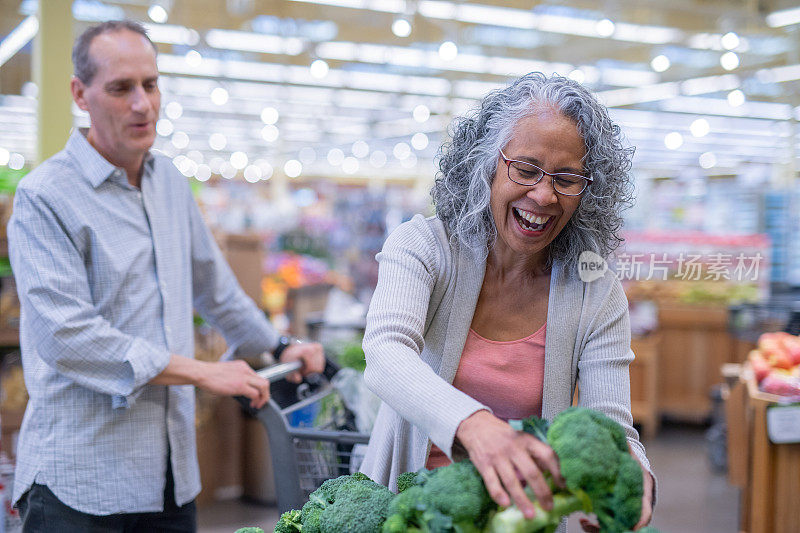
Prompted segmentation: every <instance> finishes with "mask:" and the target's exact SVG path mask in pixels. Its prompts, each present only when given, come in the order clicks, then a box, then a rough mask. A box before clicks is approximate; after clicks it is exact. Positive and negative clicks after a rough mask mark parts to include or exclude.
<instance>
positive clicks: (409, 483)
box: [397, 472, 417, 494]
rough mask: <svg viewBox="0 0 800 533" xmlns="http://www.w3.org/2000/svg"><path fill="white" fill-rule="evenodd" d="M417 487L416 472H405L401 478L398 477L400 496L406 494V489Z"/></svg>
mask: <svg viewBox="0 0 800 533" xmlns="http://www.w3.org/2000/svg"><path fill="white" fill-rule="evenodd" d="M414 485H417V473H416V472H403V473H402V474H400V475H399V476H397V492H398V494H399V493H401V492H404V491H405V490H406V489H409V488H411V487H413V486H414Z"/></svg>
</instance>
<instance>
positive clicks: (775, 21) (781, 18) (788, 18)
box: [766, 7, 800, 28]
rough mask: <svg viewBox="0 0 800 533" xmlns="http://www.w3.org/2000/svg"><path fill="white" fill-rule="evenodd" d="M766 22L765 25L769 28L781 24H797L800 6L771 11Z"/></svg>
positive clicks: (799, 18)
mask: <svg viewBox="0 0 800 533" xmlns="http://www.w3.org/2000/svg"><path fill="white" fill-rule="evenodd" d="M766 22H767V26H769V27H770V28H780V27H781V26H790V25H792V24H797V23H798V22H800V7H792V8H789V9H782V10H780V11H773V12H772V13H770V14H769V15H767V18H766Z"/></svg>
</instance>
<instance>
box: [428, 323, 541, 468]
mask: <svg viewBox="0 0 800 533" xmlns="http://www.w3.org/2000/svg"><path fill="white" fill-rule="evenodd" d="M546 329H547V323H546V322H545V324H544V325H543V326H542V327H541V328H539V330H538V331H536V332H535V333H533V334H531V335H528V336H527V337H525V338H524V339H519V340H515V341H493V340H489V339H485V338H483V337H481V336H480V335H478V334H477V333H475V331H474V330H473V329H472V328H470V330H469V334H468V335H467V341H466V343H465V344H464V351H463V352H462V354H461V361H460V362H459V364H458V370H457V371H456V377H455V379H454V380H453V386H454V387H455V388H457V389H458V390H460V391H462V392H464V393H466V394H468V395H469V396H471V397H473V398H475V399H476V400H478V401H479V402H481V403H482V404H484V405H486V406H488V407H489V408H491V409H492V411H493V412H494V415H495V416H496V417H498V418H501V419H503V420H511V419H522V418H526V417H528V416H531V415H536V416H541V414H542V383H543V381H544V341H545V330H546ZM448 464H450V459H448V458H447V456H446V455H445V454H444V452H442V450H440V449H439V447H438V446H436V445H435V444H434V445H432V446H431V454H430V456H429V457H428V462H427V463H426V464H425V467H426V468H429V469H433V468H438V467H440V466H445V465H448Z"/></svg>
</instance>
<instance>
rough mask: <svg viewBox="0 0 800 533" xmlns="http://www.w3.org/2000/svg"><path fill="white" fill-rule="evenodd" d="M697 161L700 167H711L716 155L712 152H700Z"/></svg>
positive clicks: (715, 161) (715, 160) (714, 163)
mask: <svg viewBox="0 0 800 533" xmlns="http://www.w3.org/2000/svg"><path fill="white" fill-rule="evenodd" d="M698 161H699V163H700V166H701V167H703V168H711V167H713V166H714V165H716V164H717V156H715V155H714V152H704V153H702V154H700V158H699V159H698Z"/></svg>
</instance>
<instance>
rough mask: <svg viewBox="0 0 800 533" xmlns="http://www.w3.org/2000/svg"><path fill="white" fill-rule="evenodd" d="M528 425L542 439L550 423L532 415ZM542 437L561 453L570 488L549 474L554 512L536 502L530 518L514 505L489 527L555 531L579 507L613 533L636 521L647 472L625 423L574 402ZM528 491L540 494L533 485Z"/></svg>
mask: <svg viewBox="0 0 800 533" xmlns="http://www.w3.org/2000/svg"><path fill="white" fill-rule="evenodd" d="M522 427H523V430H524V431H527V432H529V433H531V434H533V435H534V436H537V438H540V439H541V438H542V437H541V432H542V428H543V427H546V424H544V423H542V422H541V421H540V420H538V419H535V418H533V417H532V418H531V419H527V420H525V421H523V424H522ZM542 440H544V441H545V442H547V443H548V444H549V445H550V446H551V447H552V448H553V451H554V452H555V453H556V455H557V456H558V459H559V464H560V469H561V475H562V476H563V477H564V480H565V481H566V485H567V489H566V490H563V489H558V488H556V487H555V486H554V484H553V483H552V480H551V479H548V482H549V483H550V486H551V489H552V491H553V502H554V505H553V509H552V510H551V511H544V510H543V509H541V507H540V506H539V504H538V502H535V501H534V506H535V507H536V516H535V517H534V518H533V519H531V520H526V519H525V518H524V516H523V515H522V513H521V512H520V511H519V509H517V508H516V507H515V506H511V507H509V508H507V509H504V510H502V511H500V512H498V513H496V514H495V515H494V516H493V517H492V518H491V520H490V523H489V528H488V531H490V532H500V531H509V532H512V533H529V532H530V533H532V532H536V533H539V532H540V531H545V532H546V531H554V530H555V528H556V527H557V526H558V524H559V522H560V521H561V519H562V518H563V517H564V516H567V515H569V514H571V513H572V512H575V511H578V510H582V511H584V512H586V513H592V512H593V513H595V514H596V515H597V518H598V521H599V522H600V526H601V529H602V531H604V532H607V533H622V532H624V531H627V530H628V529H630V528H632V527H633V526H634V525H636V522H638V521H639V516H640V513H641V505H642V493H643V490H642V485H643V484H642V471H641V468H640V467H639V464H638V462H637V461H636V460H635V459H634V458H633V457H631V455H630V453H629V452H628V443H627V439H626V437H625V431H624V429H623V428H622V426H620V425H619V424H617V423H616V422H614V421H613V420H611V419H610V418H608V417H607V416H605V415H603V414H602V413H599V412H597V411H593V410H591V409H586V408H578V407H571V408H569V409H567V410H565V411H564V412H562V413H561V414H559V415H558V416H557V417H556V418H555V420H553V423H552V424H550V426H549V428H547V435H546V440H545V439H542ZM528 493H529V496H530V497H531V499H534V498H533V494H532V492H531V491H530V490H529V489H528Z"/></svg>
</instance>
